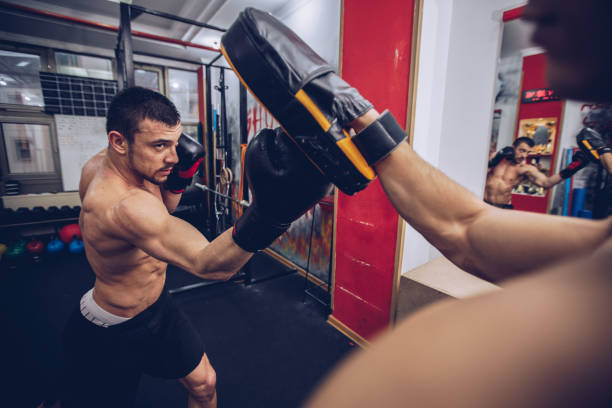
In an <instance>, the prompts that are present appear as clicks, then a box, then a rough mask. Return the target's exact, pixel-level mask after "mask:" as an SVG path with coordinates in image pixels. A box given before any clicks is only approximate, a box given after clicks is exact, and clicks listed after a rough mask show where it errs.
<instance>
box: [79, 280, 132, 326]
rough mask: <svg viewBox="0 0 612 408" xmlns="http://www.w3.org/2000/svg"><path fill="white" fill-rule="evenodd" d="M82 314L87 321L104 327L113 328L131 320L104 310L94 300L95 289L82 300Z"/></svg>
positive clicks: (88, 292)
mask: <svg viewBox="0 0 612 408" xmlns="http://www.w3.org/2000/svg"><path fill="white" fill-rule="evenodd" d="M81 314H82V315H83V317H85V318H86V319H87V320H89V321H90V322H92V323H93V324H96V325H98V326H102V327H108V326H113V325H115V324H119V323H123V322H125V321H127V320H130V318H129V317H121V316H117V315H114V314H112V313H109V312H107V311H106V310H104V309H102V308H101V307H100V306H99V305H98V304H97V303H96V301H95V300H94V298H93V288H91V289H89V291H87V293H85V294H84V295H83V297H82V298H81Z"/></svg>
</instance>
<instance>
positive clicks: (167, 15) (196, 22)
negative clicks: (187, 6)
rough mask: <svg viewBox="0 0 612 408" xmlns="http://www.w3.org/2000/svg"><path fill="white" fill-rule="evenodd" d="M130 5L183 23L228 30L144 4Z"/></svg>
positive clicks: (141, 10)
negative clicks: (152, 8)
mask: <svg viewBox="0 0 612 408" xmlns="http://www.w3.org/2000/svg"><path fill="white" fill-rule="evenodd" d="M130 7H131V8H132V9H134V10H138V11H140V12H143V13H147V14H151V15H153V16H157V17H163V18H167V19H169V20H175V21H180V22H181V23H186V24H192V25H195V26H198V27H204V28H209V29H211V30H217V31H221V32H225V31H227V30H226V29H225V28H221V27H217V26H214V25H210V24H206V23H202V22H199V21H196V20H191V19H188V18H184V17H180V16H175V15H174V14H169V13H164V12H163V11H157V10H151V9H148V8H144V7H142V6H136V5H134V4H133V5H131V6H130Z"/></svg>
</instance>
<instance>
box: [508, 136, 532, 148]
mask: <svg viewBox="0 0 612 408" xmlns="http://www.w3.org/2000/svg"><path fill="white" fill-rule="evenodd" d="M521 143H527V145H528V146H529V147H533V146H535V142H534V141H533V139H532V138H530V137H527V136H522V137H519V138H518V139H516V140H515V141H514V143H512V146H514V147H517V146H518V145H520V144H521Z"/></svg>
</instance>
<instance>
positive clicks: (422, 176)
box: [376, 143, 486, 273]
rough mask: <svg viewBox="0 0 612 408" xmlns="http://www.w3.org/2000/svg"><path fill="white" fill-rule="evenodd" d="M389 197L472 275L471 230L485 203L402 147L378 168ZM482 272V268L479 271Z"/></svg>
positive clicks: (408, 148) (418, 228)
mask: <svg viewBox="0 0 612 408" xmlns="http://www.w3.org/2000/svg"><path fill="white" fill-rule="evenodd" d="M376 172H377V173H378V177H379V179H380V182H381V184H382V186H383V189H384V190H385V193H386V194H387V196H388V197H389V199H390V200H391V203H392V204H393V205H394V207H395V208H396V210H397V211H398V212H399V214H400V215H401V216H402V218H404V219H405V220H406V221H407V222H408V223H409V224H410V225H411V226H413V227H414V228H415V229H416V230H417V231H419V232H420V233H421V234H423V236H424V237H425V238H426V239H427V240H428V241H429V242H430V243H431V244H432V245H434V246H435V247H436V248H438V249H439V250H440V251H441V252H442V253H443V254H444V255H445V256H446V257H448V258H449V259H450V260H451V261H453V262H454V263H455V264H457V265H458V266H459V267H461V268H463V269H465V270H468V271H471V272H478V273H480V272H482V271H480V270H477V271H475V270H474V268H478V266H480V265H481V264H482V262H479V260H478V259H474V258H475V257H474V255H473V251H472V250H471V249H470V242H469V240H468V233H467V232H468V228H469V226H470V225H471V224H472V223H473V221H474V220H475V219H476V218H477V217H479V216H480V214H481V213H482V212H483V211H485V209H486V206H485V203H484V202H483V201H482V200H480V199H478V198H476V196H474V195H473V194H471V193H470V192H469V191H467V190H466V189H464V188H463V187H461V186H460V185H459V184H457V183H455V182H454V181H452V180H451V179H450V178H448V177H447V176H446V175H444V174H443V173H442V172H441V171H439V170H438V169H436V168H434V167H433V166H431V165H430V164H429V163H427V162H426V161H425V160H423V159H422V158H421V157H419V155H418V154H416V153H415V152H414V150H412V148H411V147H410V145H408V143H402V144H401V145H400V146H399V147H398V148H397V149H396V150H395V151H393V152H392V153H391V154H390V155H389V156H388V157H386V158H385V159H383V160H381V161H380V162H379V163H378V164H377V165H376ZM478 269H480V268H478Z"/></svg>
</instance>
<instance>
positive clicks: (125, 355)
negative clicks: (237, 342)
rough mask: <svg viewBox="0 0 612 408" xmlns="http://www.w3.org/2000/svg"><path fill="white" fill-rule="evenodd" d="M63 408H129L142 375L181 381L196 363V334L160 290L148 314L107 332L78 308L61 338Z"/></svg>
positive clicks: (200, 351) (198, 342)
mask: <svg viewBox="0 0 612 408" xmlns="http://www.w3.org/2000/svg"><path fill="white" fill-rule="evenodd" d="M63 348H64V378H63V380H64V381H63V383H64V384H63V387H62V401H61V402H62V408H71V407H79V408H84V407H87V408H89V407H105V408H110V407H113V408H115V407H130V406H133V405H134V401H135V398H136V391H137V388H138V382H139V380H140V376H141V374H142V373H146V374H149V375H151V376H154V377H161V378H182V377H185V376H186V375H187V374H189V373H190V372H191V371H193V369H194V368H195V367H196V366H197V365H198V364H199V363H200V360H201V359H202V356H203V355H204V345H203V343H202V340H201V338H200V335H199V334H198V332H197V331H196V329H195V328H194V327H193V325H192V324H191V322H190V321H189V320H188V319H187V317H186V316H185V315H184V313H183V312H182V311H181V310H180V309H179V308H178V307H177V306H176V304H175V303H174V301H173V300H172V297H171V295H170V294H168V293H166V291H163V292H162V294H161V295H160V297H159V299H158V300H157V301H155V303H153V304H152V305H151V306H149V307H148V308H147V309H145V310H144V311H142V312H141V313H139V314H138V315H136V316H134V317H133V318H131V319H130V320H127V321H125V322H123V323H120V324H117V325H113V326H110V327H107V328H104V327H100V326H97V325H95V324H93V323H91V322H90V321H89V320H87V319H85V318H84V317H83V315H82V314H81V311H80V309H79V307H77V308H76V310H75V311H74V313H73V314H72V316H71V317H70V319H69V321H68V324H67V325H66V328H65V329H64V333H63Z"/></svg>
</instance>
